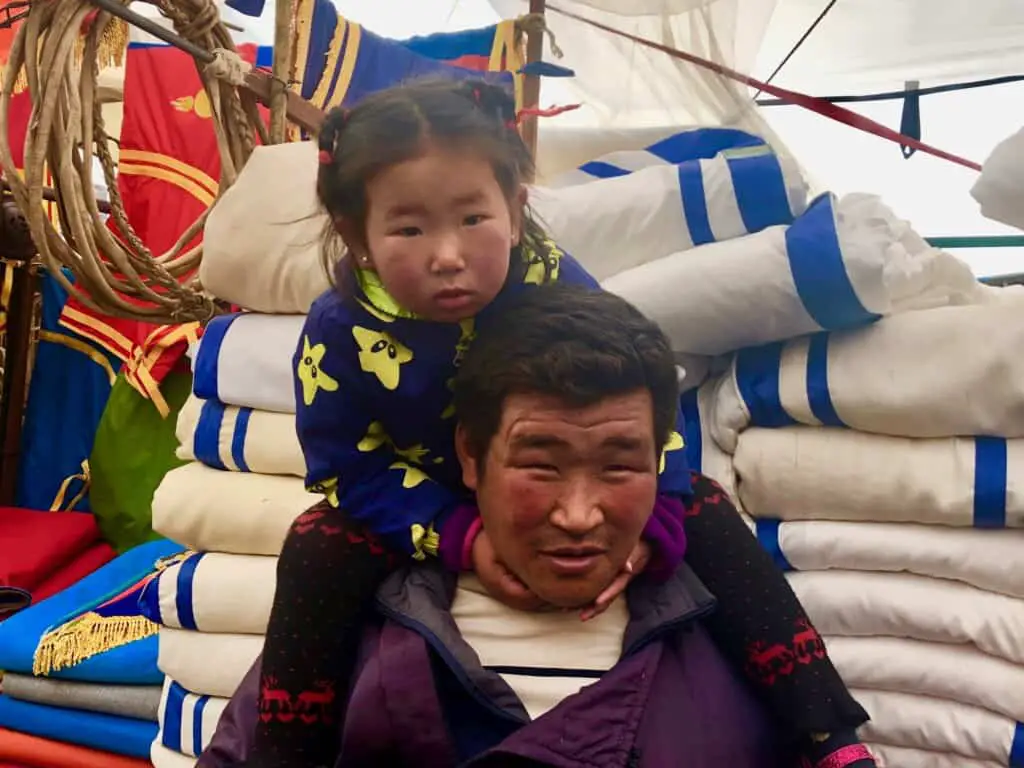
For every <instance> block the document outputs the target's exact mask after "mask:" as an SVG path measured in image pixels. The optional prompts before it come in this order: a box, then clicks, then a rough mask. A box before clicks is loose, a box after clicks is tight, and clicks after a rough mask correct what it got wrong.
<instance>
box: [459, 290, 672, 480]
mask: <svg viewBox="0 0 1024 768" xmlns="http://www.w3.org/2000/svg"><path fill="white" fill-rule="evenodd" d="M497 314H498V315H500V316H499V317H496V318H495V319H494V320H493V321H492V322H489V323H486V324H484V325H483V327H481V328H480V329H479V331H478V336H477V338H476V340H475V341H474V342H473V344H472V346H471V347H470V349H469V351H468V352H467V353H466V356H465V358H464V359H463V361H462V366H461V367H460V368H459V372H458V374H457V375H456V377H455V386H454V391H455V412H456V414H457V415H458V419H459V423H460V424H461V426H462V428H463V429H464V430H465V432H466V436H467V438H468V442H469V447H470V450H471V451H472V452H473V453H474V455H475V456H476V457H477V459H480V460H482V459H483V458H484V457H485V456H486V454H487V450H488V448H489V446H490V444H491V440H492V439H493V438H494V435H495V434H496V433H497V431H498V428H499V426H500V424H501V416H502V412H503V409H504V404H505V401H506V400H507V399H508V398H509V396H511V395H525V394H534V395H551V396H554V397H557V398H558V399H560V400H561V401H563V402H564V403H565V404H566V405H568V406H570V407H586V406H589V405H594V404H595V403H597V402H600V401H601V400H603V399H605V398H606V397H609V396H613V395H621V394H625V393H627V392H632V391H635V390H638V389H646V390H648V391H649V392H650V394H651V400H652V402H653V419H654V439H655V444H656V445H657V446H658V447H659V448H660V447H661V446H662V445H664V444H665V443H666V442H667V441H668V437H669V434H670V433H671V432H672V429H673V428H674V426H675V420H676V412H677V410H678V408H679V380H678V377H677V375H676V367H675V361H674V359H673V356H672V349H671V347H670V346H669V342H668V339H667V338H666V337H665V334H664V333H662V331H661V329H660V328H659V327H658V326H657V325H656V324H655V323H653V322H651V321H650V320H648V319H647V318H646V317H644V315H643V314H641V313H640V311H639V310H638V309H637V308H636V307H634V306H633V305H632V304H630V303H629V302H627V301H625V300H624V299H621V298H619V297H618V296H615V295H613V294H610V293H605V292H603V291H599V290H595V289H593V288H585V287H583V286H574V285H567V284H564V283H553V284H550V285H543V286H537V287H533V288H528V289H526V290H524V291H522V292H521V293H520V294H519V295H517V296H515V297H513V298H511V299H509V301H508V302H507V303H504V304H503V306H502V308H501V311H500V312H499V313H497ZM481 463H483V462H482V461H481Z"/></svg>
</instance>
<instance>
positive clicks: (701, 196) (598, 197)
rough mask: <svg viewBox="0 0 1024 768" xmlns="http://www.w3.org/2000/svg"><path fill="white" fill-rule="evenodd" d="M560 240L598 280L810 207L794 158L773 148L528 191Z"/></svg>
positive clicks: (785, 221)
mask: <svg viewBox="0 0 1024 768" xmlns="http://www.w3.org/2000/svg"><path fill="white" fill-rule="evenodd" d="M530 200H531V203H532V205H533V208H534V210H535V211H536V212H537V213H538V215H539V216H540V219H541V221H542V222H543V223H544V224H545V228H546V229H547V230H548V233H549V234H550V235H551V236H552V237H553V238H554V239H555V241H556V242H557V243H558V244H559V245H560V246H561V247H562V248H564V249H565V250H566V251H567V252H568V253H571V254H572V255H573V256H574V257H575V258H576V259H577V260H578V261H579V262H580V263H581V264H582V265H583V266H584V267H585V268H586V269H587V271H588V272H590V274H592V275H593V276H594V277H595V278H597V279H598V280H604V279H605V278H609V277H611V276H613V275H616V274H618V273H619V272H623V271H625V270H627V269H631V268H633V267H637V266H640V265H641V264H646V263H648V262H651V261H655V260H656V259H660V258H663V257H665V256H668V255H670V254H673V253H678V252H680V251H686V250H689V249H691V248H694V247H695V246H698V245H706V244H707V243H717V242H721V241H723V240H731V239H734V238H737V237H742V236H744V235H748V234H752V233H754V232H760V231H761V230H763V229H766V228H768V227H772V226H776V225H780V224H789V223H791V222H792V221H793V218H794V216H797V215H799V214H800V213H802V212H803V211H804V209H805V208H806V205H807V186H806V184H805V183H804V181H803V178H802V177H801V175H800V169H799V168H798V167H797V165H796V164H795V163H794V162H793V161H792V160H784V159H782V158H779V157H777V156H776V155H775V154H774V153H773V152H772V151H771V149H770V148H769V147H767V146H765V145H762V146H760V147H748V148H745V149H742V150H729V151H726V152H722V153H720V154H718V155H716V156H715V157H712V158H710V159H702V160H688V161H686V162H683V163H680V164H678V165H657V166H653V167H649V168H644V169H643V170H638V171H636V172H634V173H629V174H627V175H624V176H617V177H615V178H608V179H601V180H599V181H591V182H590V183H588V184H580V185H578V186H572V187H563V188H559V189H544V188H534V189H532V190H531V191H530Z"/></svg>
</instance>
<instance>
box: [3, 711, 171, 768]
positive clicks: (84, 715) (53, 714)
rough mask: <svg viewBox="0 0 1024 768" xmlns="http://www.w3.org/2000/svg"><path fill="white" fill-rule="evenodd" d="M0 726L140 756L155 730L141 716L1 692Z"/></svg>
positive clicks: (144, 755)
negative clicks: (54, 704) (64, 705)
mask: <svg viewBox="0 0 1024 768" xmlns="http://www.w3.org/2000/svg"><path fill="white" fill-rule="evenodd" d="M0 728H7V729H8V730H11V731H20V732H21V733H28V734H31V735H32V736H39V737H41V738H44V739H50V740H52V741H63V742H65V743H67V744H78V745H79V746H82V747H91V748H92V749H102V750H105V751H107V752H113V753H114V754H116V755H128V756H129V757H143V758H145V757H149V747H150V745H151V744H152V743H153V740H154V739H155V738H156V736H157V731H158V730H159V727H158V726H157V724H156V723H151V722H147V721H145V720H136V719H134V718H130V717H117V716H116V715H104V714H101V713H99V712H85V711H83V710H79V709H64V708H62V707H49V706H46V705H45V704H32V703H31V702H27V701H18V700H17V699H12V698H11V697H10V696H4V695H2V694H0ZM97 768H100V766H97Z"/></svg>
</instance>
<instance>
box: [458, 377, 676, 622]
mask: <svg viewBox="0 0 1024 768" xmlns="http://www.w3.org/2000/svg"><path fill="white" fill-rule="evenodd" d="M456 442H457V447H458V451H459V459H460V461H461V462H462V468H463V479H464V481H465V483H466V486H467V487H468V488H470V489H471V490H475V491H476V494H477V502H478V504H479V507H480V514H481V517H482V518H483V525H484V528H485V529H486V530H487V533H488V535H489V536H490V538H491V541H492V543H493V545H494V549H495V551H496V552H497V554H498V557H499V558H500V559H501V560H502V562H504V563H505V565H506V566H507V567H508V568H509V569H510V570H511V571H512V572H513V573H514V574H515V575H516V576H518V577H519V579H520V580H521V581H523V583H525V584H526V586H527V587H529V588H530V589H531V590H532V591H533V592H534V593H535V594H536V595H537V596H538V597H540V598H541V599H543V600H545V601H546V602H548V603H551V604H552V605H556V606H559V607H563V608H575V607H579V606H583V605H586V604H588V603H590V602H592V601H593V600H594V599H595V598H596V597H597V596H598V595H599V594H600V593H601V591H602V590H603V589H604V588H605V587H607V586H608V585H609V584H610V583H611V581H612V580H613V579H614V578H615V576H616V575H617V574H619V573H620V572H621V570H622V568H623V567H624V565H625V562H626V558H627V557H629V555H630V553H631V552H632V550H633V548H634V547H635V546H636V544H637V542H638V541H639V540H640V533H641V531H642V530H643V528H644V525H645V524H646V523H647V518H648V517H649V516H650V514H651V510H652V509H653V507H654V499H655V495H656V493H657V481H658V461H657V451H656V449H655V445H654V442H655V441H654V425H653V422H652V413H651V397H650V393H648V392H647V391H646V390H637V391H635V392H631V393H629V394H625V395H616V396H613V397H609V398H607V399H605V400H602V401H601V402H599V403H597V404H596V405H592V406H589V407H586V408H571V407H567V406H566V405H564V404H563V403H561V402H560V401H559V400H557V399H556V398H551V397H545V396H540V395H513V396H512V397H509V398H508V400H506V402H505V404H504V409H503V411H502V421H501V424H500V426H499V428H498V432H497V434H496V435H495V436H494V438H493V439H492V440H491V444H490V448H489V450H488V451H487V454H486V457H485V458H484V466H483V467H481V466H480V465H479V464H478V462H477V460H476V459H474V458H473V456H472V455H471V454H470V453H469V450H468V447H467V445H466V441H465V435H464V434H463V433H462V431H461V430H460V431H459V434H458V438H457V441H456Z"/></svg>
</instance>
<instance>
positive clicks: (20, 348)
mask: <svg viewBox="0 0 1024 768" xmlns="http://www.w3.org/2000/svg"><path fill="white" fill-rule="evenodd" d="M4 250H5V249H4V248H3V244H2V243H0V255H6V254H5V253H4ZM4 269H13V270H14V284H13V286H12V288H11V302H10V306H9V307H8V308H7V348H6V353H5V356H4V377H3V389H2V393H0V506H4V507H13V506H14V505H15V498H16V496H17V492H18V466H19V463H20V462H19V459H20V458H21V430H22V421H23V419H24V415H25V413H24V412H25V399H26V397H27V395H28V364H29V353H30V351H31V347H32V305H33V303H34V301H35V295H36V271H35V267H34V266H33V265H32V264H31V263H30V262H23V263H21V264H20V265H18V266H13V265H12V263H11V262H8V263H7V264H6V265H5V266H4Z"/></svg>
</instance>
